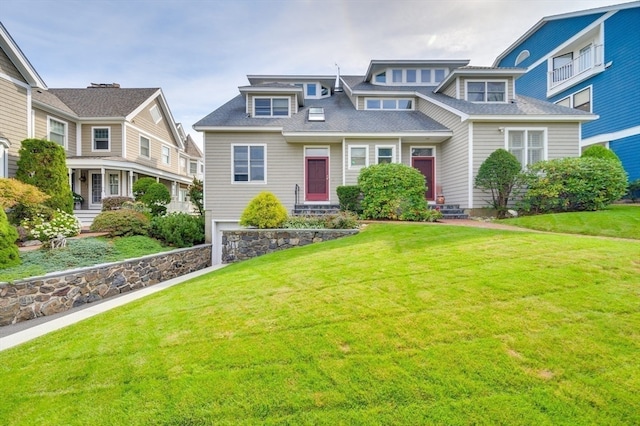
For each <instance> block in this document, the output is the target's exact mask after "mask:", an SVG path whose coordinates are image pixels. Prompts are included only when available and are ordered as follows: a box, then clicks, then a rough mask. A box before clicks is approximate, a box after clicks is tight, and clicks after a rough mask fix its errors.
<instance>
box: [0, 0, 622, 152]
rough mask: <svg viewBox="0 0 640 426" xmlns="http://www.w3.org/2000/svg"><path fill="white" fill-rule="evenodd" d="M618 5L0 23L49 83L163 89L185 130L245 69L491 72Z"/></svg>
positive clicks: (594, 2) (251, 6)
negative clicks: (528, 39) (427, 64)
mask: <svg viewBox="0 0 640 426" xmlns="http://www.w3.org/2000/svg"><path fill="white" fill-rule="evenodd" d="M625 2H626V1H625V0H382V1H380V0H109V1H101V0H2V1H0V21H2V23H3V25H4V26H5V28H6V29H7V30H8V31H9V33H10V34H11V36H12V37H13V39H14V40H15V42H16V43H17V44H18V46H19V47H20V49H21V50H22V51H23V53H24V54H25V55H26V57H27V59H29V61H30V62H31V64H32V65H33V66H34V68H35V69H36V71H37V72H38V73H39V74H40V76H41V77H42V79H43V80H44V81H45V83H46V84H47V86H48V87H50V88H69V87H86V86H88V85H89V84H90V83H113V82H115V83H120V85H121V86H122V87H161V88H162V90H163V92H164V95H165V97H166V99H167V102H168V103H169V107H170V108H171V111H172V113H173V116H174V119H175V120H176V121H177V122H179V123H182V124H183V126H184V128H185V130H186V131H187V132H189V133H191V135H192V136H193V137H194V139H195V140H196V141H197V142H200V141H201V140H202V138H201V136H200V134H199V133H198V132H196V131H195V130H193V129H192V125H193V124H194V123H195V122H197V121H198V120H200V119H201V118H203V117H204V116H206V115H207V114H209V113H210V112H212V111H213V110H215V109H216V108H218V107H219V106H221V105H222V104H224V103H225V102H227V101H228V100H229V99H231V98H232V97H234V96H236V95H237V94H238V86H243V85H246V84H247V83H248V82H247V79H246V75H247V74H322V75H327V74H328V75H333V74H335V73H336V72H337V69H336V66H335V64H338V65H339V66H340V73H341V74H342V75H363V74H364V73H365V72H366V70H367V67H368V65H369V61H370V60H371V59H469V60H471V65H491V64H492V63H493V61H494V59H495V58H496V56H498V55H499V54H500V53H502V52H503V51H504V50H505V49H507V48H508V47H509V46H510V45H511V44H512V43H513V42H514V41H515V40H516V39H517V38H518V37H520V36H521V35H522V34H524V33H525V32H526V31H527V30H528V29H529V28H531V27H532V26H533V25H535V24H536V23H537V22H538V21H539V20H540V19H541V18H543V17H545V16H549V15H556V14H560V13H566V12H573V11H578V10H584V9H591V8H596V7H601V6H609V5H614V4H619V3H625Z"/></svg>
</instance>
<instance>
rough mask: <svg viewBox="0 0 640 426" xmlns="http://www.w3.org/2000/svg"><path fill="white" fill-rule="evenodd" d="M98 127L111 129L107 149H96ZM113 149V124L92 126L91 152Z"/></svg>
mask: <svg viewBox="0 0 640 426" xmlns="http://www.w3.org/2000/svg"><path fill="white" fill-rule="evenodd" d="M98 129H107V130H108V131H109V137H108V138H107V145H108V147H107V149H96V135H95V131H96V130H98ZM108 151H111V126H95V127H91V152H108Z"/></svg>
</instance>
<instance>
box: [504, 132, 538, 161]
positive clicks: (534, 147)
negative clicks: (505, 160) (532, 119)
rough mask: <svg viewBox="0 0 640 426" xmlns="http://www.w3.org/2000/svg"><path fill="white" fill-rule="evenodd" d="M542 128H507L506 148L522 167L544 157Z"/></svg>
mask: <svg viewBox="0 0 640 426" xmlns="http://www.w3.org/2000/svg"><path fill="white" fill-rule="evenodd" d="M545 139H546V131H545V130H544V129H507V150H508V151H509V152H510V153H511V154H513V155H514V156H515V157H516V158H517V159H518V161H520V164H521V165H522V167H523V168H525V167H526V166H528V165H531V164H533V163H537V162H538V161H542V160H544V159H545V158H546V154H545V146H546V143H545Z"/></svg>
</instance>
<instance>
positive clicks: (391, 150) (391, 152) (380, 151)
mask: <svg viewBox="0 0 640 426" xmlns="http://www.w3.org/2000/svg"><path fill="white" fill-rule="evenodd" d="M395 151H396V149H395V147H394V146H377V147H376V163H377V164H383V163H393V162H394V157H395Z"/></svg>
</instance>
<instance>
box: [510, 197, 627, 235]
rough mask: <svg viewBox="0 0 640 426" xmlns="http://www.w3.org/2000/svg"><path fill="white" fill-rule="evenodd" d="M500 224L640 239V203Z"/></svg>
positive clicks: (527, 217) (514, 220)
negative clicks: (639, 204)
mask: <svg viewBox="0 0 640 426" xmlns="http://www.w3.org/2000/svg"><path fill="white" fill-rule="evenodd" d="M500 223H505V224H508V225H515V226H521V227H523V228H529V229H536V230H538V231H550V232H566V233H569V234H583V235H599V236H603V237H618V238H633V239H636V240H640V206H638V205H624V204H614V205H611V206H609V208H607V209H606V210H599V211H595V212H574V213H556V214H544V215H537V216H523V217H518V218H513V219H504V220H501V221H500Z"/></svg>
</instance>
